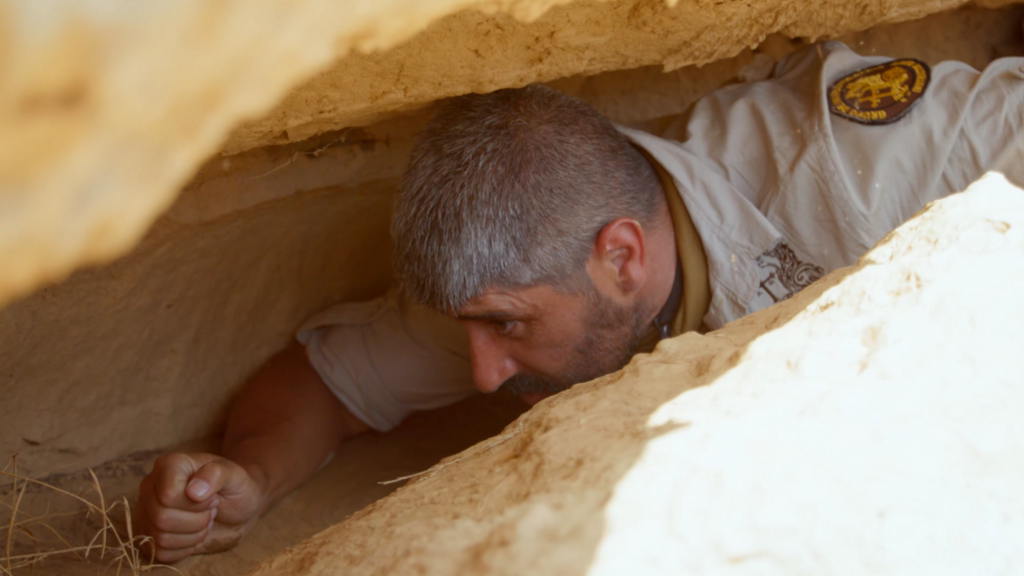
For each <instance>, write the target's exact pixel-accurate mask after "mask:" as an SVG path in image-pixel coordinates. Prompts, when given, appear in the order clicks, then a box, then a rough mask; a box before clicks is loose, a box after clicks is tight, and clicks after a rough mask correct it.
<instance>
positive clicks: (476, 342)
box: [466, 326, 517, 393]
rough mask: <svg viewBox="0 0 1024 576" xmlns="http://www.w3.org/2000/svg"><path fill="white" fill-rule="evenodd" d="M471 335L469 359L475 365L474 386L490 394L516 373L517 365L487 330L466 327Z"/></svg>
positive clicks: (477, 327)
mask: <svg viewBox="0 0 1024 576" xmlns="http://www.w3.org/2000/svg"><path fill="white" fill-rule="evenodd" d="M466 332H467V333H468V335H469V357H470V360H471V361H472V364H473V385H474V386H475V387H476V389H477V390H479V391H481V392H484V393H490V392H494V391H495V390H497V389H498V388H499V387H500V386H501V384H502V383H503V382H505V380H508V379H509V378H511V377H512V376H514V375H515V373H516V370H517V368H516V363H515V361H514V360H512V358H510V357H509V356H508V354H507V353H506V351H505V349H504V348H503V347H502V346H500V345H499V344H498V343H497V342H495V341H494V338H492V337H491V335H490V334H489V333H488V331H487V329H486V328H484V327H479V326H466Z"/></svg>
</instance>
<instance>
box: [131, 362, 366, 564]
mask: <svg viewBox="0 0 1024 576" xmlns="http://www.w3.org/2000/svg"><path fill="white" fill-rule="evenodd" d="M366 430H368V427H367V425H366V424H364V423H363V422H362V421H360V420H359V419H358V418H356V417H355V416H353V415H352V414H351V413H350V412H349V411H348V410H347V409H346V408H345V406H344V405H343V404H342V403H341V402H340V401H339V400H338V399H337V398H336V397H335V396H334V394H332V393H331V391H330V390H329V389H328V388H327V387H326V386H325V385H324V383H323V382H322V381H321V379H320V377H319V375H318V374H317V373H316V371H315V370H314V369H313V367H312V366H311V365H310V363H309V361H308V360H307V358H306V353H305V350H304V348H303V347H302V346H301V345H300V344H298V343H293V344H292V345H290V346H289V347H288V348H285V349H284V350H283V351H281V352H280V353H278V354H277V355H276V356H274V357H273V358H272V359H271V360H270V361H269V362H268V363H267V364H266V365H264V366H263V367H262V368H261V369H260V370H259V371H258V372H256V374H255V375H253V377H252V378H251V379H250V380H249V381H248V382H247V383H246V385H245V387H244V389H243V390H242V393H241V395H240V397H239V398H238V400H237V401H236V403H235V405H234V406H233V407H232V410H231V413H230V415H229V417H228V424H227V430H226V432H225V437H224V445H223V450H222V452H223V456H217V455H213V454H168V455H166V456H163V457H161V458H159V459H158V460H157V461H156V464H155V465H154V468H153V471H152V472H150V474H149V475H148V476H146V478H144V479H143V480H142V482H141V484H140V485H139V502H138V506H137V510H136V522H137V524H138V526H139V530H140V532H141V533H142V534H146V535H149V536H152V537H153V539H154V543H155V546H154V552H155V555H156V559H157V560H159V561H161V562H174V561H176V560H180V559H182V558H185V557H187V556H190V555H192V554H200V553H206V552H214V551H218V550H224V549H227V548H231V547H233V546H234V545H235V544H236V543H237V542H238V540H239V539H240V538H241V537H242V536H244V535H245V534H246V533H248V531H249V530H250V529H251V528H252V526H253V524H255V523H256V521H257V520H258V519H259V517H260V516H261V515H262V514H263V513H265V512H266V511H267V510H268V509H269V508H270V507H271V506H272V505H273V504H274V503H275V502H277V501H278V500H279V499H281V497H283V496H284V495H285V494H287V493H289V492H291V491H292V490H294V489H295V488H296V487H298V486H299V485H300V484H302V483H303V482H304V481H305V480H306V479H307V478H309V477H310V476H312V475H313V473H314V472H316V471H317V469H319V467H320V466H321V465H322V464H323V463H324V462H325V461H326V459H327V457H328V456H329V455H330V454H331V452H332V451H333V450H334V448H335V446H336V445H337V444H338V442H340V441H341V440H342V439H344V438H347V437H350V436H354V435H356V434H358V433H360V432H364V431H366Z"/></svg>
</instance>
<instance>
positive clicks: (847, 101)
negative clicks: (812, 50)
mask: <svg viewBox="0 0 1024 576" xmlns="http://www.w3.org/2000/svg"><path fill="white" fill-rule="evenodd" d="M930 81H931V69H930V68H928V65H927V64H925V63H924V62H921V61H920V60H914V59H913V58H905V59H903V60H893V61H892V62H889V63H887V64H882V65H879V66H872V67H870V68H865V69H863V70H860V71H857V72H854V73H853V74H850V75H849V76H844V77H842V78H840V79H839V81H838V82H836V83H835V84H833V85H832V86H831V87H829V89H828V109H829V110H831V111H832V113H833V114H837V115H839V116H842V117H843V118H848V119H850V120H853V121H854V122H860V123H861V124H890V123H892V122H895V121H897V120H899V119H900V118H902V117H903V116H904V115H906V113H907V112H909V111H910V109H911V108H913V107H914V104H915V103H916V102H917V100H918V99H919V98H920V97H921V96H922V95H924V91H925V89H927V88H928V82H930Z"/></svg>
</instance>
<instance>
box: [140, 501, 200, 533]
mask: <svg viewBox="0 0 1024 576" xmlns="http://www.w3.org/2000/svg"><path fill="white" fill-rule="evenodd" d="M216 512H217V509H216V508H211V509H210V510H204V511H203V512H186V511H184V510H176V509H174V508H162V507H161V508H157V509H156V510H148V511H147V513H148V520H149V524H150V525H152V526H153V528H156V531H157V533H159V534H164V533H166V534H197V533H199V532H202V531H203V530H205V529H207V528H208V527H209V526H210V522H212V521H213V519H214V518H216Z"/></svg>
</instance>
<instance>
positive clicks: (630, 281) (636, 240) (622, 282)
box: [587, 218, 647, 295]
mask: <svg viewBox="0 0 1024 576" xmlns="http://www.w3.org/2000/svg"><path fill="white" fill-rule="evenodd" d="M645 241H646V238H645V237H644V229H643V226H641V225H640V223H639V222H637V221H636V220H633V219H632V218H616V219H615V220H612V221H611V222H609V223H608V224H606V225H605V227H604V228H602V229H601V232H599V233H598V235H597V240H596V241H595V242H594V248H593V251H592V253H591V257H590V262H588V265H587V269H588V272H590V277H591V279H592V280H593V281H594V284H595V285H596V286H598V287H604V288H605V289H609V288H613V289H617V290H618V291H619V292H620V293H622V294H623V295H627V294H632V293H634V292H636V291H638V290H640V288H642V287H643V285H644V283H645V282H647V270H646V267H645V266H644V256H645V253H646V249H647V247H646V246H645V244H644V242H645Z"/></svg>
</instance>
